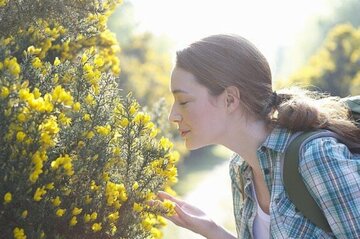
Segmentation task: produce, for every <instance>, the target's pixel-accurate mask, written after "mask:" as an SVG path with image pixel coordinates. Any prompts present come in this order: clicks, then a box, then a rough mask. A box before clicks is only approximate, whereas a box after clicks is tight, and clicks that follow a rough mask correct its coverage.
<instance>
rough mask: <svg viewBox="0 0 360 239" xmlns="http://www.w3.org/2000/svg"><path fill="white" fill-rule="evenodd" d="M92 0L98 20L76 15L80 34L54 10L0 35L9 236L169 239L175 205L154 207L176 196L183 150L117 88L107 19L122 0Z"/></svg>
mask: <svg viewBox="0 0 360 239" xmlns="http://www.w3.org/2000/svg"><path fill="white" fill-rule="evenodd" d="M36 2H38V1H36ZM43 2H45V3H46V2H51V1H49V0H48V1H43ZM63 2H64V3H71V2H72V3H73V4H76V3H77V2H80V3H81V2H83V1H80V0H79V1H63ZM20 3H21V4H23V5H22V6H23V8H20V9H26V4H29V6H30V5H32V4H33V1H31V0H28V1H15V0H10V1H7V0H5V1H4V0H3V1H0V13H1V14H3V13H5V12H6V11H8V12H10V11H11V10H14V9H15V8H14V6H16V5H19V4H20ZM91 3H92V4H93V5H92V6H93V9H95V10H94V12H95V13H96V14H94V13H91V12H90V13H88V14H82V15H81V14H80V15H77V18H73V19H76V20H77V21H78V22H73V25H76V26H77V27H78V28H79V29H82V28H83V29H82V30H81V31H80V30H79V31H78V34H76V35H74V34H73V32H74V31H73V30H71V29H70V30H69V29H68V28H69V27H71V26H72V25H66V24H62V22H61V19H62V18H61V17H54V15H53V14H55V13H56V11H54V12H52V14H49V15H48V17H46V16H47V15H46V14H44V17H43V18H37V19H34V20H33V21H29V22H28V23H27V24H24V23H21V25H19V26H17V29H16V30H14V29H11V31H8V32H9V34H8V35H5V36H1V38H0V144H1V148H0V233H1V235H2V237H4V238H17V239H20V238H161V231H160V230H159V229H160V228H161V227H162V226H164V225H165V222H164V219H163V217H162V216H161V215H164V214H171V213H173V210H174V209H173V204H172V203H170V202H169V201H164V202H163V203H161V204H155V205H152V206H150V204H149V203H148V201H150V200H152V199H154V198H155V197H156V196H155V194H156V192H157V191H159V190H167V191H171V188H170V186H171V185H172V184H173V183H175V182H176V179H177V171H176V167H175V163H176V161H177V160H178V154H177V153H176V152H175V151H172V150H171V148H172V143H171V142H170V141H169V140H168V139H167V138H164V137H161V136H160V135H159V132H158V131H159V130H158V129H157V128H156V127H155V125H154V123H153V122H152V121H151V119H150V116H149V115H148V114H147V113H144V112H142V111H141V107H140V106H139V104H138V103H137V102H136V100H135V99H134V98H133V97H132V96H131V93H129V94H128V96H127V97H126V98H121V97H120V94H119V91H120V89H118V87H117V83H116V76H117V75H118V74H119V72H120V67H119V62H118V58H117V57H116V54H117V53H118V51H119V47H118V45H117V42H116V41H115V40H114V39H115V38H114V36H113V35H112V34H111V33H110V32H109V31H108V30H107V29H106V19H107V16H109V14H110V12H111V10H113V9H114V7H115V6H116V5H117V4H118V3H119V1H118V0H108V1H91ZM73 6H74V7H75V5H73ZM4 9H5V10H4ZM6 9H7V10H6ZM84 11H88V9H84ZM15 13H16V12H15ZM62 13H64V12H62ZM80 16H84V18H81V17H80ZM13 17H14V18H15V17H17V16H16V14H15V15H14V16H13ZM1 19H4V18H3V17H2V16H0V20H1ZM7 19H11V18H9V16H7ZM64 19H65V17H64ZM1 25H2V27H3V22H1ZM65 26H66V27H65ZM11 27H12V28H15V27H16V25H14V24H12V25H11ZM88 29H90V30H91V31H90V30H89V31H87V30H88ZM94 29H95V30H94ZM10 33H11V34H10Z"/></svg>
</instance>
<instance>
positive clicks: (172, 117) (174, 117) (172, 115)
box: [168, 105, 182, 123]
mask: <svg viewBox="0 0 360 239" xmlns="http://www.w3.org/2000/svg"><path fill="white" fill-rule="evenodd" d="M168 120H169V121H170V122H174V123H178V122H180V121H181V120H182V117H181V115H180V114H179V113H178V112H177V111H176V110H175V107H174V105H173V106H172V107H171V111H170V114H169V117H168Z"/></svg>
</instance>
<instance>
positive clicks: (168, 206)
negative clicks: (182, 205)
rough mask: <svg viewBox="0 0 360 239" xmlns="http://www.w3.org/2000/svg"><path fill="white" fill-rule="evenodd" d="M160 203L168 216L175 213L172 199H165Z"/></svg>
mask: <svg viewBox="0 0 360 239" xmlns="http://www.w3.org/2000/svg"><path fill="white" fill-rule="evenodd" d="M162 205H163V206H164V207H165V209H166V211H167V215H168V216H171V215H174V214H175V204H174V203H173V202H172V201H170V200H167V199H165V200H164V201H163V202H162Z"/></svg>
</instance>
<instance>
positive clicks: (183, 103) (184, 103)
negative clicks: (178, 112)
mask: <svg viewBox="0 0 360 239" xmlns="http://www.w3.org/2000/svg"><path fill="white" fill-rule="evenodd" d="M187 103H189V101H185V102H180V103H179V105H186V104H187Z"/></svg>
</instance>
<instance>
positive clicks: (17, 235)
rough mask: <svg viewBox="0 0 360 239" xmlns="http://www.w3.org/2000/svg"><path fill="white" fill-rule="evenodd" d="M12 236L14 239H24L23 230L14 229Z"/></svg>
mask: <svg viewBox="0 0 360 239" xmlns="http://www.w3.org/2000/svg"><path fill="white" fill-rule="evenodd" d="M13 234H14V238H15V239H26V235H25V232H24V229H22V228H18V227H15V229H14V231H13Z"/></svg>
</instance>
